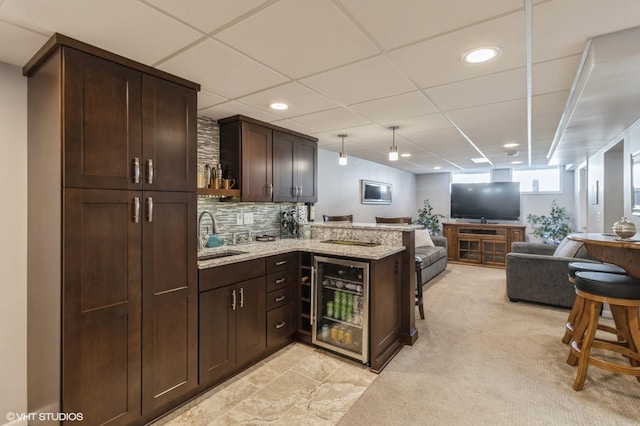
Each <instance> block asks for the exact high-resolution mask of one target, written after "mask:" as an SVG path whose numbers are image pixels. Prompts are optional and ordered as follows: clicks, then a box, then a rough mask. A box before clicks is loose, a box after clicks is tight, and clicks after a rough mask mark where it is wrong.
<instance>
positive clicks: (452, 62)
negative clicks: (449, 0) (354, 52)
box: [389, 12, 526, 88]
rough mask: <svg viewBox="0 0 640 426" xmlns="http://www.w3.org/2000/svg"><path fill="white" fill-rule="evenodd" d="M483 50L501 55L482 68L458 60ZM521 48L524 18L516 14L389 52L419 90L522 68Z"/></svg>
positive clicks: (520, 14) (523, 62)
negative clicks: (491, 49) (494, 50)
mask: <svg viewBox="0 0 640 426" xmlns="http://www.w3.org/2000/svg"><path fill="white" fill-rule="evenodd" d="M482 46H496V47H498V48H499V49H500V50H501V51H502V53H501V54H500V56H498V57H497V58H495V59H493V60H491V61H488V62H485V63H481V64H468V63H465V62H463V61H462V60H461V59H460V58H461V57H462V55H463V54H464V53H466V52H468V51H469V50H472V49H474V48H476V47H482ZM523 46H524V15H523V13H522V12H518V13H513V14H510V15H507V16H503V17H500V18H496V19H492V20H490V21H487V22H483V23H481V24H478V25H474V26H471V27H467V28H463V29H461V30H458V31H454V32H452V33H447V34H445V35H443V36H440V37H435V38H432V39H429V40H426V41H424V42H422V43H418V44H415V45H411V46H408V47H405V48H402V49H398V50H395V51H392V52H390V53H389V57H390V58H391V60H392V61H393V62H394V63H395V64H396V65H397V66H398V68H399V70H400V71H402V72H403V73H404V74H405V75H407V76H408V77H409V78H410V79H411V80H412V81H414V82H416V84H417V85H418V86H419V87H423V88H428V87H434V86H438V85H443V84H447V83H451V82H454V81H458V80H465V79H469V78H473V77H477V76H480V75H483V74H489V73H496V72H499V71H505V70H509V69H512V68H516V67H524V66H525V59H526V57H525V54H524V48H523Z"/></svg>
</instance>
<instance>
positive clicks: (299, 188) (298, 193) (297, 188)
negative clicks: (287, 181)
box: [296, 185, 302, 197]
mask: <svg viewBox="0 0 640 426" xmlns="http://www.w3.org/2000/svg"><path fill="white" fill-rule="evenodd" d="M296 191H297V192H296V197H299V196H301V195H302V185H300V186H297V187H296Z"/></svg>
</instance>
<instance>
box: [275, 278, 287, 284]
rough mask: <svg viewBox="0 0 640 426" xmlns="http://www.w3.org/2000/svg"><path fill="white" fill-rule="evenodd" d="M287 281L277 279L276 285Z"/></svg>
mask: <svg viewBox="0 0 640 426" xmlns="http://www.w3.org/2000/svg"><path fill="white" fill-rule="evenodd" d="M286 280H287V279H286V278H278V279H277V280H276V284H282V283H283V282H285V281H286Z"/></svg>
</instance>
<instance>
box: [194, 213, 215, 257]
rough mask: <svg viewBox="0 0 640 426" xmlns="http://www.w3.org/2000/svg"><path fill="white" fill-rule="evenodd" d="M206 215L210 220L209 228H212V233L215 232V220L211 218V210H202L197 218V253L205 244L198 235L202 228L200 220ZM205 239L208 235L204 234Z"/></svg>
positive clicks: (200, 235)
mask: <svg viewBox="0 0 640 426" xmlns="http://www.w3.org/2000/svg"><path fill="white" fill-rule="evenodd" d="M207 214H208V215H209V217H210V218H211V226H212V227H213V232H214V233H215V232H216V219H215V218H214V217H213V213H211V210H203V211H202V213H200V216H199V217H198V251H202V249H203V248H204V246H205V245H206V244H207V241H206V240H204V241H203V238H202V234H201V233H200V231H201V228H202V218H203V217H204V215H207ZM205 237H206V238H207V239H208V237H209V234H206V236H205Z"/></svg>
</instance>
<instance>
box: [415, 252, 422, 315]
mask: <svg viewBox="0 0 640 426" xmlns="http://www.w3.org/2000/svg"><path fill="white" fill-rule="evenodd" d="M416 306H417V307H418V311H420V319H424V302H423V300H422V259H421V258H420V257H418V256H416Z"/></svg>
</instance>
